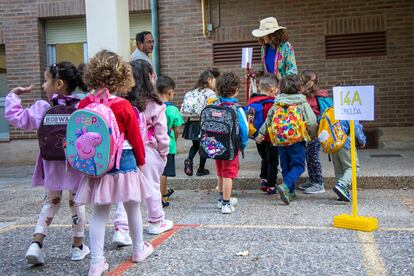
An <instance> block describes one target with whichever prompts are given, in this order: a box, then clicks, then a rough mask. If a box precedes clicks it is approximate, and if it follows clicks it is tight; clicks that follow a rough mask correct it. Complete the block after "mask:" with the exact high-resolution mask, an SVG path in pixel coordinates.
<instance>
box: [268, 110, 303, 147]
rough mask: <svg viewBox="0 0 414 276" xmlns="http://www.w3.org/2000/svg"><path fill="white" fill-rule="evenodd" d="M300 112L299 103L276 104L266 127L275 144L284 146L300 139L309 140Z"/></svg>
mask: <svg viewBox="0 0 414 276" xmlns="http://www.w3.org/2000/svg"><path fill="white" fill-rule="evenodd" d="M302 114H303V109H302V107H301V106H300V105H286V104H283V103H279V104H277V106H276V111H275V114H274V115H273V118H272V122H271V125H270V127H269V129H268V130H269V135H270V139H271V141H272V143H273V144H274V145H275V146H283V147H286V146H290V145H293V144H296V143H299V142H302V141H310V137H309V134H308V132H307V130H306V122H305V121H304V120H303V115H302Z"/></svg>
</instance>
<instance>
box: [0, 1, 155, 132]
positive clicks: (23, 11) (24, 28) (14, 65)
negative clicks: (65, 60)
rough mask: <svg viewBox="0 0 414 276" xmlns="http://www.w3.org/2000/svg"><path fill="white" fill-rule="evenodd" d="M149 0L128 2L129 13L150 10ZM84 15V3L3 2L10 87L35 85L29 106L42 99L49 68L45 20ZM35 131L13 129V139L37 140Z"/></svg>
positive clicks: (0, 36) (1, 38) (0, 16)
mask: <svg viewBox="0 0 414 276" xmlns="http://www.w3.org/2000/svg"><path fill="white" fill-rule="evenodd" d="M150 6H151V1H150V0H129V7H130V11H132V12H134V11H143V10H148V9H150ZM84 15H85V0H52V1H48V0H33V1H25V0H14V1H7V0H0V44H5V48H6V62H7V85H8V87H9V89H11V88H12V87H16V86H26V85H27V86H28V85H30V84H33V85H34V87H33V90H32V93H30V94H28V95H25V96H22V103H23V105H24V106H28V105H29V104H31V103H33V101H35V100H37V99H40V98H43V97H44V93H43V92H42V88H41V85H42V81H43V71H44V70H45V68H46V38H45V28H44V20H46V19H49V18H62V17H74V16H84ZM36 137H37V134H36V132H35V131H22V130H19V129H16V128H14V127H11V128H10V138H11V139H26V138H36Z"/></svg>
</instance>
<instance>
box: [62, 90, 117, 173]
mask: <svg viewBox="0 0 414 276" xmlns="http://www.w3.org/2000/svg"><path fill="white" fill-rule="evenodd" d="M89 97H90V101H91V104H89V105H88V106H86V107H85V108H83V109H78V110H77V111H75V112H74V113H73V114H72V116H71V117H70V119H69V123H68V126H67V136H66V156H67V160H68V162H69V164H70V165H71V166H72V167H73V168H74V169H76V170H78V171H80V172H82V173H85V174H86V175H88V176H101V175H103V174H105V173H106V172H108V171H110V170H111V169H112V168H113V167H114V165H115V166H116V167H118V165H119V158H120V157H121V151H122V144H123V141H124V138H123V136H121V134H120V132H119V128H118V124H117V122H116V118H115V115H114V113H113V112H112V110H111V109H110V106H111V104H113V103H114V102H116V101H119V100H120V98H115V99H114V100H113V101H111V102H109V101H108V99H109V91H108V89H106V88H105V89H101V90H99V91H97V92H96V94H91V95H89ZM101 99H102V101H103V102H102V103H101Z"/></svg>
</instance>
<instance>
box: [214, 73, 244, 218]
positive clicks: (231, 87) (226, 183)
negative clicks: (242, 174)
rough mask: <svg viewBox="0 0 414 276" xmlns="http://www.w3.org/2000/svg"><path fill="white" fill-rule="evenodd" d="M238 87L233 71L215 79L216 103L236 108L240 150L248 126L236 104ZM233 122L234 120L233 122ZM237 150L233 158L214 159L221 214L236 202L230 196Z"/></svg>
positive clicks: (236, 161)
mask: <svg viewBox="0 0 414 276" xmlns="http://www.w3.org/2000/svg"><path fill="white" fill-rule="evenodd" d="M239 89H240V78H239V77H238V76H237V75H236V74H234V73H225V74H223V75H221V76H220V77H218V79H217V96H218V99H217V103H213V104H218V105H219V106H228V107H231V106H234V105H236V110H237V121H238V126H237V127H238V128H239V137H237V138H236V139H239V140H240V150H243V149H245V148H246V147H247V142H248V127H247V119H246V116H245V113H244V110H243V108H242V107H241V106H238V101H237V99H236V97H237V95H238V94H239ZM233 124H234V122H233ZM240 150H239V151H238V152H237V154H236V156H235V158H234V159H233V160H219V159H216V160H215V163H216V171H217V184H218V190H219V193H220V198H219V200H218V202H217V207H218V208H220V209H221V213H222V214H231V213H232V212H234V211H235V208H234V206H235V205H236V204H237V201H238V200H237V198H233V197H231V193H232V189H233V181H234V179H235V178H237V176H238V173H239V153H240Z"/></svg>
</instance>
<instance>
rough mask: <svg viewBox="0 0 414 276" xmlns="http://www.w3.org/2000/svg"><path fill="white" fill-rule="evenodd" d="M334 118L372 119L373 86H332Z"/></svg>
mask: <svg viewBox="0 0 414 276" xmlns="http://www.w3.org/2000/svg"><path fill="white" fill-rule="evenodd" d="M333 99H334V108H335V119H337V120H363V121H373V120H374V86H373V85H367V86H339V87H334V88H333Z"/></svg>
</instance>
